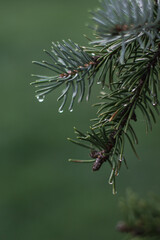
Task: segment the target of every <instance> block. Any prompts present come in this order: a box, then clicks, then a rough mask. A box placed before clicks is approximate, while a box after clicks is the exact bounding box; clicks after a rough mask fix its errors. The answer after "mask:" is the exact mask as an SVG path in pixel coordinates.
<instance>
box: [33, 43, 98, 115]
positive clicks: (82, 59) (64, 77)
mask: <svg viewBox="0 0 160 240" xmlns="http://www.w3.org/2000/svg"><path fill="white" fill-rule="evenodd" d="M44 51H45V53H46V54H47V55H48V56H49V57H50V62H47V61H42V62H37V61H33V63H35V64H37V65H40V66H42V67H44V68H47V69H49V70H51V71H53V72H54V73H56V74H58V75H55V76H41V75H32V76H34V77H36V78H38V80H36V81H35V82H33V83H31V84H33V85H35V87H36V88H38V90H36V97H37V99H38V100H39V102H42V101H43V100H44V98H45V96H46V95H47V94H48V93H50V92H52V91H53V90H55V89H56V88H58V87H60V86H61V85H65V88H64V89H63V91H62V94H61V95H60V96H59V98H58V99H57V100H58V101H59V100H62V104H61V106H60V108H59V112H63V107H64V105H65V103H66V101H67V97H68V93H69V91H70V92H72V97H71V101H70V105H69V110H70V111H71V112H72V110H73V104H74V101H75V98H76V97H77V95H78V93H79V97H78V102H81V101H82V100H83V98H84V95H85V85H86V83H85V82H86V81H87V83H88V93H87V96H86V100H89V96H90V92H91V88H92V85H93V83H94V79H95V75H96V71H95V68H96V66H97V64H98V61H97V59H98V58H97V57H96V56H94V55H89V54H88V53H87V52H86V51H85V50H84V49H83V48H82V47H80V46H79V45H77V44H75V43H73V42H72V41H71V40H69V43H68V42H66V41H64V42H63V44H60V43H57V44H55V43H53V47H52V51H51V53H50V52H48V51H46V50H44Z"/></svg>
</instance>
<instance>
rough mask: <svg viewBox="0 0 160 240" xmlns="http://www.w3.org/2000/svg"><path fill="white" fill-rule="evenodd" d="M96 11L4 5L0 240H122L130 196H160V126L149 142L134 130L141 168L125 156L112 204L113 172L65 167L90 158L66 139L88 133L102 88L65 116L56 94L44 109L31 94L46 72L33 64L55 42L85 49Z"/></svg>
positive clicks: (65, 5) (71, 3) (65, 4)
mask: <svg viewBox="0 0 160 240" xmlns="http://www.w3.org/2000/svg"><path fill="white" fill-rule="evenodd" d="M98 5H99V3H98V1H97V0H81V1H77V0H45V1H42V0H39V1H38V0H32V1H31V0H28V1H23V0H22V1H20V0H12V1H11V0H8V1H4V0H1V1H0V86H1V87H0V99H1V100H0V104H1V107H0V109H1V117H0V239H3V240H11V239H12V240H36V239H38V240H42V239H43V240H44V239H45V240H66V239H70V240H72V239H73V240H75V239H76V240H82V239H83V240H87V239H92V240H97V239H101V240H105V239H110V240H115V239H116V240H117V239H123V235H121V234H120V233H118V232H116V231H115V225H116V223H117V221H118V220H120V219H121V213H120V210H119V208H118V201H119V199H120V198H121V197H122V196H124V194H125V191H126V189H127V188H132V189H133V190H134V191H136V192H138V193H140V194H141V195H142V196H146V194H147V192H150V191H153V192H155V193H157V194H159V193H160V189H159V181H160V174H159V169H160V157H159V155H160V148H159V132H160V124H159V122H160V121H159V120H160V119H158V121H157V125H155V126H154V129H153V131H152V133H149V134H148V135H146V134H145V126H144V121H143V119H141V117H140V120H139V124H138V126H135V127H136V128H137V132H138V136H139V145H138V147H137V150H138V152H139V155H140V156H141V160H137V159H136V158H135V156H134V154H133V153H132V150H131V149H130V147H127V148H126V156H127V159H128V166H129V170H126V169H125V167H122V170H121V174H120V175H119V177H118V178H117V188H118V194H117V195H116V196H113V195H112V193H111V192H112V191H111V186H109V185H108V182H107V181H108V175H109V171H110V169H109V168H108V166H107V164H105V165H103V167H102V169H101V170H100V171H99V172H96V173H93V172H92V170H91V165H77V164H72V163H68V161H67V160H68V158H79V159H88V158H89V156H88V152H87V151H85V150H84V149H81V148H80V147H76V146H75V145H73V144H71V143H69V142H68V141H67V137H74V133H73V126H76V127H77V128H79V129H81V130H83V131H85V130H87V129H88V126H89V124H90V122H89V119H90V118H93V117H94V116H95V112H96V109H94V108H91V105H92V103H94V102H96V101H97V98H96V97H95V96H97V93H98V91H99V89H100V88H99V86H95V87H94V90H93V93H92V97H91V101H90V102H89V103H86V102H83V103H81V104H79V105H75V107H74V111H73V113H70V112H68V111H67V110H65V111H64V113H63V114H60V113H58V111H57V109H58V106H59V103H57V101H56V99H57V97H58V91H56V92H55V93H54V94H51V95H50V96H48V98H47V99H46V100H45V101H44V102H43V103H39V102H38V101H37V100H36V98H35V97H34V87H32V86H30V82H31V81H33V79H32V78H31V74H32V73H35V74H36V73H40V71H41V69H40V68H39V67H37V66H35V65H33V64H32V63H31V62H32V60H42V59H44V58H45V57H46V56H45V54H44V53H43V51H42V50H43V49H44V48H45V49H48V50H50V46H51V42H52V41H60V40H61V39H68V38H71V39H72V40H73V41H75V42H78V43H79V44H81V45H84V44H87V42H86V40H85V39H84V37H83V34H84V33H85V34H86V33H87V34H88V35H90V33H89V32H90V30H89V29H88V28H87V27H85V23H87V22H88V21H89V13H88V10H90V9H91V10H92V9H95V7H96V6H98ZM43 73H44V72H43Z"/></svg>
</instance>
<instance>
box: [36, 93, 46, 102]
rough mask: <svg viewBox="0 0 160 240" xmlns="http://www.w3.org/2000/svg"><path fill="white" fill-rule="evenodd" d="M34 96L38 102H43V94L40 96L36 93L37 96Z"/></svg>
mask: <svg viewBox="0 0 160 240" xmlns="http://www.w3.org/2000/svg"><path fill="white" fill-rule="evenodd" d="M36 98H37V100H38V102H43V101H44V98H45V96H44V95H41V96H39V95H38V96H36Z"/></svg>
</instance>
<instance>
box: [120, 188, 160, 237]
mask: <svg viewBox="0 0 160 240" xmlns="http://www.w3.org/2000/svg"><path fill="white" fill-rule="evenodd" d="M159 203H160V199H159V197H157V196H154V195H151V194H150V195H149V196H147V198H146V199H142V198H140V197H139V196H138V195H136V194H135V193H134V192H132V191H131V190H128V191H127V194H126V197H125V198H123V199H121V201H120V208H121V210H122V212H123V218H124V219H123V221H120V222H119V223H118V224H117V230H118V231H120V232H122V233H128V234H130V236H134V237H139V238H140V239H141V238H142V239H143V237H153V239H154V237H157V238H156V239H159V236H160V208H159ZM129 239H130V238H129Z"/></svg>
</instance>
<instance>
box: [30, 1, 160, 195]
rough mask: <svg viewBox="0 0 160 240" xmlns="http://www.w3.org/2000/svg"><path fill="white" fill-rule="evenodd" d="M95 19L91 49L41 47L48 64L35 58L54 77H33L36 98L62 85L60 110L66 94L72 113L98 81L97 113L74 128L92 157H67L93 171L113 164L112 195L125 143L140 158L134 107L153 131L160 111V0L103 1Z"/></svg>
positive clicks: (72, 45) (71, 44)
mask: <svg viewBox="0 0 160 240" xmlns="http://www.w3.org/2000/svg"><path fill="white" fill-rule="evenodd" d="M92 15H93V20H94V22H95V23H96V26H95V27H94V31H95V32H96V37H97V39H96V40H94V41H92V40H91V41H90V43H91V44H92V47H83V48H82V47H80V46H79V45H77V44H75V43H74V42H72V41H71V40H69V41H68V42H65V41H64V42H63V44H60V43H57V44H53V48H52V52H51V53H50V52H48V51H45V52H46V53H47V54H48V56H49V57H50V60H51V61H50V62H46V61H43V62H41V63H40V62H34V63H36V64H38V65H40V66H42V67H45V68H47V69H49V70H51V71H53V72H54V73H56V75H54V76H40V75H35V76H36V77H37V78H38V80H36V81H35V82H34V83H32V84H34V85H35V86H36V87H37V90H36V94H37V95H36V97H37V98H38V100H39V101H43V99H44V97H45V96H46V95H47V94H48V93H50V92H52V91H53V90H55V89H56V88H58V87H60V86H61V85H62V86H65V87H64V89H63V91H62V94H61V95H60V97H59V98H58V100H62V104H61V106H60V108H59V112H62V111H63V107H64V105H65V104H66V102H67V99H68V95H69V92H71V93H72V94H71V100H70V105H69V110H70V111H72V108H73V104H74V101H75V99H76V97H77V96H78V95H79V97H78V101H81V100H83V98H84V95H85V92H86V85H88V93H87V100H88V99H89V96H90V93H91V88H92V85H93V83H94V82H95V81H97V83H98V84H99V83H100V84H101V86H102V88H103V90H102V91H101V96H100V102H99V103H97V104H95V106H97V107H98V112H97V117H96V118H95V119H94V124H93V125H92V126H91V127H90V131H88V132H87V133H82V132H81V131H79V130H77V129H75V133H76V135H77V139H78V140H72V139H69V140H70V141H71V142H73V143H74V144H76V145H80V146H81V147H85V148H87V149H89V150H90V157H91V159H90V160H86V161H85V160H71V159H70V161H73V162H76V163H93V167H92V169H93V171H97V170H99V169H100V168H101V166H102V165H103V164H104V163H105V162H106V163H109V165H110V167H111V174H110V177H109V183H110V184H112V185H113V193H114V194H115V193H116V186H115V178H116V176H118V174H119V171H120V168H121V165H122V163H123V162H124V163H125V165H126V167H127V162H126V159H125V153H124V148H125V142H126V140H127V141H128V142H129V143H130V146H131V148H132V150H133V152H134V153H135V155H136V156H137V157H138V154H137V152H136V149H135V144H138V138H137V136H136V133H135V130H134V127H133V124H132V122H133V121H134V122H138V119H139V118H138V115H137V110H139V111H140V112H141V114H142V116H143V117H144V119H145V121H146V131H147V132H148V130H152V123H153V122H154V123H155V122H156V116H155V113H157V114H159V110H158V108H159V105H160V103H159V97H158V91H159V89H160V71H159V69H160V35H159V30H160V1H159V0H157V1H154V0H134V1H130V0H121V1H120V0H116V1H115V0H105V1H104V2H103V3H102V10H101V9H99V10H97V12H94V13H92Z"/></svg>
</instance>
